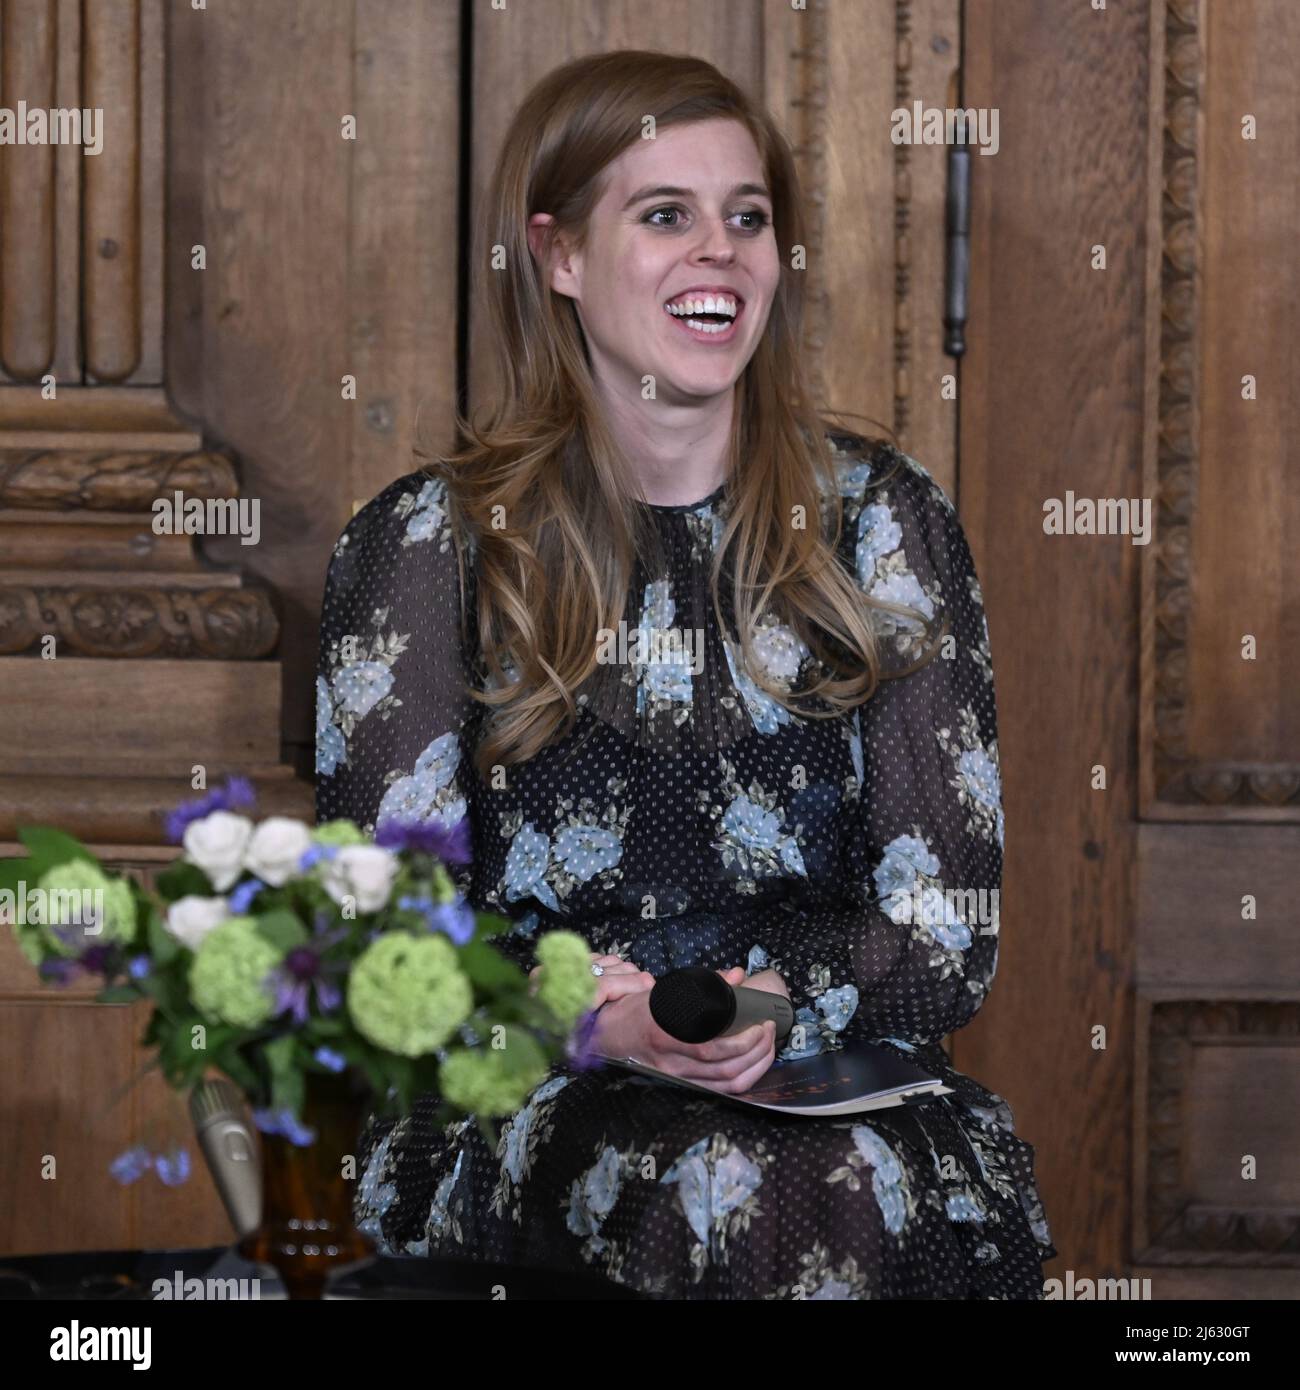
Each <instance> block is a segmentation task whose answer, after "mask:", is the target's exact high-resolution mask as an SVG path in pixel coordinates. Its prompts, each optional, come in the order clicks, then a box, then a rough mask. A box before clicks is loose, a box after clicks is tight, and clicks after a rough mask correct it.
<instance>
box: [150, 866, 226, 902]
mask: <svg viewBox="0 0 1300 1390" xmlns="http://www.w3.org/2000/svg"><path fill="white" fill-rule="evenodd" d="M154 883H155V885H156V886H157V889H158V893H159V895H160V896H161V897H163V898H164V899H166V901H167V902H169V903H174V902H176V901H177V900H178V899H180V898H191V897H193V898H211V897H213V896H214V893H213V888H212V884H211V882H210V881H209V879H208V876H207V874H205V873H204V872H203V870H202V869H200V868H199V866H198V865H197V864H188V863H186V862H185V861H184V860H182V859H178V860H177V861H176V862H175V863H174V864H169V865H168V866H167V868H165V869H163V870H162V872H161V873H160V874H158V876H157V877H156V878H155V879H154Z"/></svg>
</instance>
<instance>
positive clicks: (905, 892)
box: [872, 835, 974, 979]
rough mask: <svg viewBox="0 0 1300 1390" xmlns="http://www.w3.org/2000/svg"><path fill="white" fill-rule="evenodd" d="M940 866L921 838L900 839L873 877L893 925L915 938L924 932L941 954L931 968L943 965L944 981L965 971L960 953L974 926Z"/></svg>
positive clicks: (888, 847)
mask: <svg viewBox="0 0 1300 1390" xmlns="http://www.w3.org/2000/svg"><path fill="white" fill-rule="evenodd" d="M940 869H941V865H940V863H939V860H938V858H937V857H936V856H935V855H934V854H932V853H931V852H930V848H929V846H928V845H927V844H926V843H925V841H924V840H923V839H921V837H920V836H918V835H899V836H896V837H895V838H894V839H893V840H891V841H890V842H889V844H888V845H886V846H885V853H884V855H883V856H882V858H881V861H880V863H879V864H878V865H877V866H876V868H875V870H874V871H873V873H872V878H873V879H874V880H875V884H876V891H877V893H878V894H879V896H880V910H881V911H882V912H883V913H884V914H885V915H886V916H887V917H888V918H889V919H890V921H892V922H898V923H900V924H904V923H911V924H912V926H913V929H914V931H913V934H914V935H915V934H916V933H918V932H922V933H924V934H925V935H926V936H928V937H929V938H930V939H931V940H932V941H934V942H935V943H936V944H937V945H938V946H939V947H941V948H942V950H941V953H940V954H937V955H936V956H934V957H933V958H932V959H931V962H930V963H931V965H933V966H942V967H943V968H942V970H941V972H940V976H939V978H940V979H946V978H947V977H948V975H949V974H950V973H951V972H952V970H953V969H955V968H962V967H961V965H960V957H959V954H958V953H960V952H961V951H965V950H967V949H968V948H969V947H970V944H971V942H972V941H973V939H974V938H973V936H972V935H971V929H970V926H969V925H968V924H967V923H966V921H965V920H964V919H963V918H962V917H961V915H960V913H958V911H957V908H956V904H955V903H954V902H953V901H952V900H951V898H949V897H948V896H947V895H946V894H945V893H944V891H943V889H942V886H941V885H940V883H939V881H938V874H939V872H940Z"/></svg>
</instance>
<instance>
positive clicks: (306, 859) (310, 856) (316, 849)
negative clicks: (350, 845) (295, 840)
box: [298, 845, 339, 874]
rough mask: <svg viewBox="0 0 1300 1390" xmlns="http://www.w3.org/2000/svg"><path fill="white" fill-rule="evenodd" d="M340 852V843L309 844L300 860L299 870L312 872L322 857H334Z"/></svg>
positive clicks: (301, 872) (303, 872) (300, 871)
mask: <svg viewBox="0 0 1300 1390" xmlns="http://www.w3.org/2000/svg"><path fill="white" fill-rule="evenodd" d="M338 852H339V847H338V845H309V846H308V847H307V848H306V849H305V850H303V852H302V857H301V858H300V859H299V860H298V872H299V873H300V874H305V873H308V872H310V871H311V870H312V869H313V868H315V866H316V865H317V864H319V863H320V861H321V860H322V859H333V858H334V856H335V855H336V854H337V853H338Z"/></svg>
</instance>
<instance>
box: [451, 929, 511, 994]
mask: <svg viewBox="0 0 1300 1390" xmlns="http://www.w3.org/2000/svg"><path fill="white" fill-rule="evenodd" d="M457 954H458V955H459V956H460V966H461V969H462V970H463V971H464V972H465V974H466V975H468V976H469V978H470V980H471V982H472V983H474V984H475V985H477V986H478V987H479V988H480V989H485V990H498V989H507V988H509V987H510V986H512V985H514V986H518V987H520V988H522V987H523V985H524V984H525V982H526V981H527V978H528V977H527V976H526V975H525V974H524V972H523V971H522V970H521V969H520V968H519V966H517V965H516V964H515V963H514V961H512V960H507V959H506V957H505V956H503V955H502V954H501V952H500V951H497V950H494V949H493V947H491V946H490V945H488V943H487V941H486V940H482V941H480V940H478V939H477V938H475V939H474V940H472V941H470V942H469V944H468V945H465V946H462V947H461V948H460V950H459V951H458V952H457Z"/></svg>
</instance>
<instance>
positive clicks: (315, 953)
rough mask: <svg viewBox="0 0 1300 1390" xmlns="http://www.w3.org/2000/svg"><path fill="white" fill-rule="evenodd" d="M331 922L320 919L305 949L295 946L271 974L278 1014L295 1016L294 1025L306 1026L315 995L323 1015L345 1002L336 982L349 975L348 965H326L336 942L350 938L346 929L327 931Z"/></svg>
mask: <svg viewBox="0 0 1300 1390" xmlns="http://www.w3.org/2000/svg"><path fill="white" fill-rule="evenodd" d="M328 921H329V919H328V918H327V917H325V916H323V915H319V914H318V915H317V917H316V924H315V928H314V931H313V935H312V939H311V940H310V941H309V942H307V944H306V945H304V946H295V947H294V948H293V950H292V951H290V952H289V954H288V955H287V956H285V958H284V961H283V963H282V964H281V965H278V966H277V967H276V968H275V969H274V970H273V971H272V972H271V976H270V979H271V985H272V988H274V990H275V1012H276V1014H277V1015H278V1014H283V1013H290V1012H291V1013H292V1014H293V1020H294V1022H295V1023H297V1024H299V1025H301V1024H304V1023H306V1022H307V1018H308V1011H309V1006H310V1004H311V995H312V992H313V990H314V991H315V994H316V1003H317V1006H318V1007H319V1008H320V1011H321V1012H322V1013H330V1012H332V1011H333V1010H334V1009H337V1008H338V1006H339V1005H340V1004H341V1003H342V1002H343V995H342V992H341V991H340V989H339V988H338V986H337V985H336V984H335V983H334V979H332V978H331V977H334V978H337V977H338V976H340V975H343V974H345V973H346V972H347V968H348V967H347V962H346V961H341V960H331V961H327V960H325V959H324V956H325V953H326V951H328V950H329V948H330V947H331V946H333V945H334V944H335V942H338V941H342V940H343V939H344V937H346V936H347V935H348V928H347V927H335V928H334V929H333V930H332V931H330V930H326V926H327V924H328Z"/></svg>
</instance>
